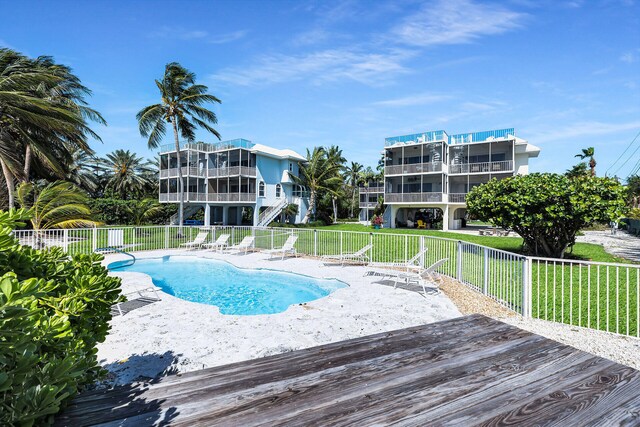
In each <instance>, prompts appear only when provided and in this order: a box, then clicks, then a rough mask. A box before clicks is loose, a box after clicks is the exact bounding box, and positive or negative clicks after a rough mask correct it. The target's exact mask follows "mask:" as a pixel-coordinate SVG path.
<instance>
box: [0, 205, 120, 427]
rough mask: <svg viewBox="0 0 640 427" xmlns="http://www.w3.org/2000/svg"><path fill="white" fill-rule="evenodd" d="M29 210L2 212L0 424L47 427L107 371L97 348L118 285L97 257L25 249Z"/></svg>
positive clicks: (107, 324) (108, 318)
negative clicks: (21, 238)
mask: <svg viewBox="0 0 640 427" xmlns="http://www.w3.org/2000/svg"><path fill="white" fill-rule="evenodd" d="M29 217H30V216H29V213H28V211H26V210H24V209H21V210H18V211H11V212H2V211H0V363H1V364H2V370H1V371H0V402H2V403H1V408H2V409H1V410H0V424H1V425H24V426H30V425H42V424H49V423H51V422H52V421H53V415H54V414H56V413H57V412H58V411H59V410H60V409H61V408H62V407H63V406H64V404H65V403H66V402H67V401H69V400H70V399H71V398H72V397H73V396H74V395H75V394H76V393H77V392H78V391H79V390H80V389H81V388H82V387H83V386H85V385H87V384H90V383H92V382H94V381H95V380H96V379H97V378H99V377H100V376H101V375H102V374H103V373H104V371H103V370H102V369H101V367H100V365H99V364H98V360H97V348H96V345H97V344H98V343H100V342H103V341H104V339H105V338H106V335H107V332H108V331H109V321H110V320H111V314H110V311H111V306H112V305H113V304H114V303H116V302H118V301H120V300H122V297H121V296H120V279H119V278H116V277H110V276H108V274H107V270H106V268H104V267H102V266H101V265H100V261H101V260H102V256H100V255H96V254H90V255H75V256H73V257H69V256H68V255H67V254H66V253H64V252H63V251H62V250H61V249H60V248H56V247H54V248H51V249H48V250H45V251H41V250H36V249H33V248H30V247H27V246H20V245H19V243H18V241H17V240H16V239H15V238H13V237H12V236H11V231H12V230H13V229H14V228H16V227H18V226H22V225H24V222H22V221H25V220H28V219H29Z"/></svg>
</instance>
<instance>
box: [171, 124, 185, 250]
mask: <svg viewBox="0 0 640 427" xmlns="http://www.w3.org/2000/svg"><path fill="white" fill-rule="evenodd" d="M171 125H173V136H174V138H175V143H176V156H178V193H179V194H180V197H178V224H179V225H178V236H179V237H182V223H183V222H184V184H183V182H182V156H181V155H180V141H179V140H178V123H177V122H176V118H175V116H171Z"/></svg>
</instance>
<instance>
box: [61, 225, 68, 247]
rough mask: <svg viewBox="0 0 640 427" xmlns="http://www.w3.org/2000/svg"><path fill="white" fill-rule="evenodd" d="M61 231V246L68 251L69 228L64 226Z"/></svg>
mask: <svg viewBox="0 0 640 427" xmlns="http://www.w3.org/2000/svg"><path fill="white" fill-rule="evenodd" d="M62 233H63V234H62V235H63V238H62V242H63V243H62V246H63V247H64V251H65V252H68V251H69V230H68V229H66V228H65V229H64V230H63V231H62Z"/></svg>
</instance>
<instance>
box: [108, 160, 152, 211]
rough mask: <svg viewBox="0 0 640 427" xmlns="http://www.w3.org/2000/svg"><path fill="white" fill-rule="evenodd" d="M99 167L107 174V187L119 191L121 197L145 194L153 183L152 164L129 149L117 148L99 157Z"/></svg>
mask: <svg viewBox="0 0 640 427" xmlns="http://www.w3.org/2000/svg"><path fill="white" fill-rule="evenodd" d="M98 167H99V169H100V170H102V171H103V172H104V173H105V175H106V179H107V182H106V188H107V189H111V190H113V191H115V192H116V193H118V195H119V196H120V198H121V199H127V198H130V197H127V196H137V195H140V194H143V193H144V192H145V189H146V188H147V187H148V186H150V185H151V183H150V182H149V179H148V177H149V174H150V173H151V167H150V165H149V164H148V163H147V162H145V160H144V159H143V158H142V157H138V155H137V154H135V153H132V152H131V151H129V150H126V151H125V150H116V151H114V152H113V153H109V154H107V156H106V158H104V159H99V166H98Z"/></svg>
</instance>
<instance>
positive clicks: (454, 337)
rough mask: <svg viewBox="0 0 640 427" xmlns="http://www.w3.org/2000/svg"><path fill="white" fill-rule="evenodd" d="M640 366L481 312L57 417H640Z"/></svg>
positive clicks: (533, 420)
mask: <svg viewBox="0 0 640 427" xmlns="http://www.w3.org/2000/svg"><path fill="white" fill-rule="evenodd" d="M638 390H640V372H639V371H636V370H634V369H632V368H629V367H626V366H623V365H620V364H617V363H614V362H611V361H609V360H606V359H603V358H600V357H596V356H593V355H591V354H589V353H585V352H582V351H579V350H576V349H574V348H572V347H569V346H566V345H562V344H559V343H557V342H555V341H551V340H549V339H546V338H543V337H541V336H538V335H534V334H531V333H529V332H525V331H523V330H521V329H518V328H515V327H512V326H509V325H506V324H504V323H501V322H498V321H495V320H492V319H489V318H487V317H484V316H479V315H473V316H467V317H462V318H457V319H453V320H449V321H445V322H440V323H435V324H431V325H425V326H419V327H413V328H407V329H402V330H398V331H393V332H388V333H382V334H377V335H370V336H366V337H363V338H357V339H353V340H349V341H343V342H337V343H333V344H328V345H323V346H320V347H314V348H310V349H306V350H300V351H295V352H291V353H285V354H281V355H276V356H271V357H267V358H263V359H256V360H250V361H246V362H241V363H235V364H232V365H227V366H221V367H216V368H211V369H204V370H202V371H198V372H192V373H187V374H183V375H180V376H178V375H174V376H169V377H165V378H164V379H162V380H160V381H158V382H156V383H154V384H145V385H139V386H135V387H134V386H128V387H120V388H116V389H113V390H109V391H94V392H89V393H85V394H83V395H81V396H79V397H78V398H76V399H75V400H74V402H73V403H72V405H71V406H70V407H68V408H67V410H66V411H65V412H64V413H63V414H62V415H61V416H59V417H58V419H57V425H69V426H83V425H96V424H98V425H130V426H141V425H142V426H144V425H177V426H211V425H221V426H253V425H265V426H276V425H294V426H298V425H300V426H307V425H344V426H347V425H350V426H351V425H356V426H366V425H388V424H392V423H393V424H397V425H464V426H469V425H487V426H493V425H507V424H509V425H534V424H535V425H558V426H567V425H580V426H586V425H610V424H614V425H619V424H621V425H639V424H640V394H639V393H638Z"/></svg>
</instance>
